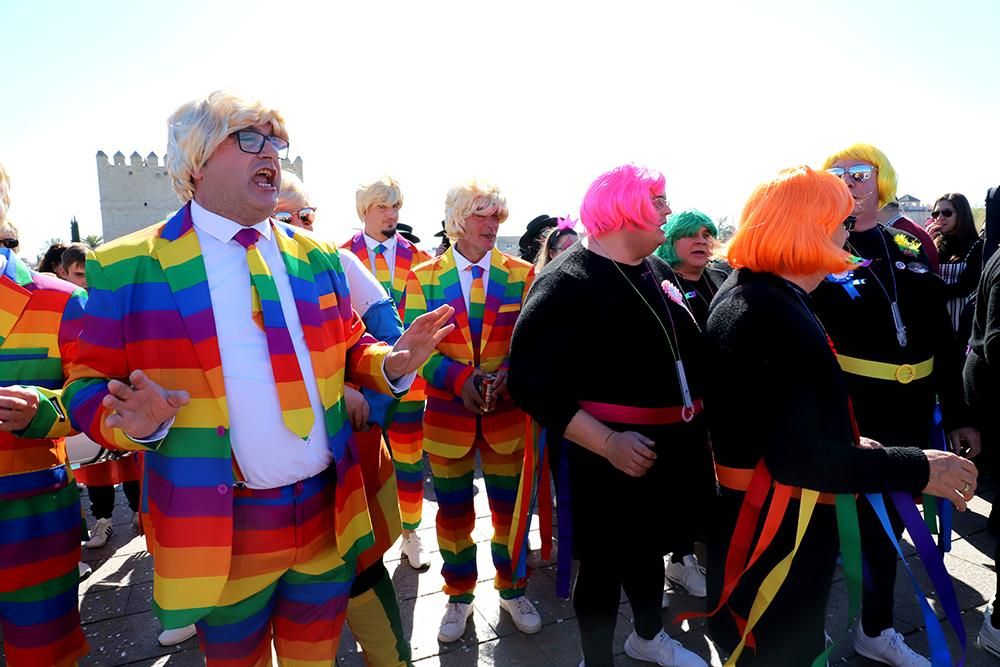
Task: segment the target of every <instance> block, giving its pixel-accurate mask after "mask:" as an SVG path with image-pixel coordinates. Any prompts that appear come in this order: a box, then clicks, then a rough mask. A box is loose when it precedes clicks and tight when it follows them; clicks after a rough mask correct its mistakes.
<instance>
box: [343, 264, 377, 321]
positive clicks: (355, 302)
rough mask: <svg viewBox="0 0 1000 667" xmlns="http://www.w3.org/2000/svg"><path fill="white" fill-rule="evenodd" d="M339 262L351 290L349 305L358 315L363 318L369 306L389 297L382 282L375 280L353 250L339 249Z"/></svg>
mask: <svg viewBox="0 0 1000 667" xmlns="http://www.w3.org/2000/svg"><path fill="white" fill-rule="evenodd" d="M340 263H341V264H343V266H344V274H345V275H346V276H347V288H348V289H349V290H351V307H352V308H354V310H355V311H356V312H357V313H358V316H359V317H362V318H363V317H364V316H365V313H367V312H368V309H369V308H371V307H372V306H374V305H375V304H376V303H378V302H379V301H383V300H385V299H388V298H389V295H388V294H386V293H385V288H384V287H382V284H381V283H380V282H379V281H377V280H375V276H373V275H372V274H371V272H370V271H369V270H368V268H367V267H366V266H365V265H364V264H362V263H361V260H360V259H358V258H357V256H356V255H355V254H354V253H353V252H350V251H341V252H340Z"/></svg>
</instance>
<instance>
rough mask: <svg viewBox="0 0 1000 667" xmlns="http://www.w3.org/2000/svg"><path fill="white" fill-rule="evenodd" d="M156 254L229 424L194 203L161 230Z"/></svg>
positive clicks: (210, 297)
mask: <svg viewBox="0 0 1000 667" xmlns="http://www.w3.org/2000/svg"><path fill="white" fill-rule="evenodd" d="M154 253H155V255H156V259H157V261H158V262H159V263H160V267H161V268H162V269H163V274H164V275H165V276H166V278H167V284H168V285H169V286H170V291H171V293H172V294H173V297H174V302H175V305H176V307H177V311H178V312H179V313H180V315H181V320H182V321H183V322H184V327H185V328H186V329H187V334H188V338H189V339H190V341H191V344H192V345H193V346H194V349H195V352H196V353H197V355H198V361H199V363H200V364H201V368H202V370H203V371H204V372H205V376H206V378H207V379H208V385H209V387H210V388H211V390H212V394H213V395H214V396H215V399H216V400H217V401H218V403H219V407H220V409H221V410H222V413H223V415H225V418H226V421H227V423H228V421H229V410H228V407H227V405H226V386H225V382H224V380H223V376H222V357H221V356H220V354H219V339H218V335H217V332H216V330H215V317H214V314H213V311H212V296H211V293H210V291H209V289H208V276H207V274H206V273H205V261H204V259H203V258H202V255H201V244H200V243H198V235H197V234H196V233H195V231H194V225H193V224H192V222H191V204H190V203H188V204H186V205H185V206H184V207H182V208H181V209H180V210H179V211H177V213H175V214H174V217H172V218H171V219H170V220H168V221H167V223H166V224H165V225H164V226H163V229H162V230H160V243H158V244H157V246H156V248H155V249H154ZM164 305H166V304H164Z"/></svg>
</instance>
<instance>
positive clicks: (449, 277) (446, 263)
mask: <svg viewBox="0 0 1000 667" xmlns="http://www.w3.org/2000/svg"><path fill="white" fill-rule="evenodd" d="M454 253H455V247H454V246H452V247H450V248H448V250H447V251H446V252H445V253H444V254H443V255H441V259H440V260H439V261H438V266H437V275H436V276H435V278H436V279H437V280H436V282H437V283H438V285H439V287H440V289H441V291H442V293H443V295H444V302H445V303H448V304H451V307H452V308H454V309H455V329H456V331H458V332H460V333H461V335H462V337H463V338H464V339H465V345H466V347H467V348H468V353H469V359H473V358H475V355H474V354H473V350H472V331H471V330H470V328H469V310H468V309H467V308H466V307H465V296H463V294H462V283H461V281H460V280H459V276H458V267H457V266H456V265H455V254H454ZM435 301H437V300H436V299H435ZM440 305H442V304H441V303H435V306H434V307H435V308H436V307H437V306H440ZM428 306H430V304H428Z"/></svg>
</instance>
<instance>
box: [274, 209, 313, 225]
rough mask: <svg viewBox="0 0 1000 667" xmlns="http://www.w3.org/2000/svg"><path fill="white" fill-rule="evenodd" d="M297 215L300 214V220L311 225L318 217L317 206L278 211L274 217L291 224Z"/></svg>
mask: <svg viewBox="0 0 1000 667" xmlns="http://www.w3.org/2000/svg"><path fill="white" fill-rule="evenodd" d="M296 216H298V218H299V220H300V221H302V222H304V223H307V224H310V225H311V224H312V223H313V221H314V220H315V219H316V208H315V207H313V206H306V207H304V208H300V209H299V210H298V211H277V212H275V214H274V219H275V220H277V221H278V222H283V223H285V224H288V225H290V224H292V220H294V219H295V217H296Z"/></svg>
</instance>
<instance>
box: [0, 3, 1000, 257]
mask: <svg viewBox="0 0 1000 667" xmlns="http://www.w3.org/2000/svg"><path fill="white" fill-rule="evenodd" d="M998 19H1000V4H998V3H996V2H995V1H991V0H975V1H968V2H961V1H960V2H953V3H943V2H928V1H923V0H918V1H911V2H903V1H896V0H891V1H884V2H875V1H873V0H866V1H865V2H846V1H845V2H831V1H830V0H823V1H812V0H809V1H804V0H800V1H786V2H779V1H777V0H765V1H759V0H758V1H755V2H739V3H737V2H732V3H729V2H712V1H707V0H702V1H701V2H668V1H664V0H659V1H655V2H653V1H650V2H630V1H628V0H619V1H617V2H603V3H591V2H581V1H579V0H577V1H571V2H562V1H550V0H533V1H531V2H518V1H517V0H508V1H506V2H478V1H475V0H465V1H462V2H450V1H440V2H438V1H431V2H412V1H411V2H396V1H395V0H390V1H381V2H353V3H347V2H324V3H304V2H291V1H288V2H284V3H273V2H272V3H263V2H252V1H244V2H239V3H222V2H212V1H210V0H199V1H191V0H172V1H171V2H169V3H146V2H102V1H100V0H94V1H93V2H88V3H76V2H68V1H67V2H46V1H44V0H36V1H34V2H15V1H14V0H0V31H2V34H3V38H2V40H0V53H2V61H0V62H2V63H3V65H4V66H3V68H2V70H0V71H2V74H0V77H2V82H3V89H2V100H3V101H2V103H0V118H2V120H3V124H2V127H3V131H2V132H0V162H3V163H4V164H5V165H6V167H7V170H8V172H9V173H10V175H11V178H12V181H13V191H12V196H13V207H12V211H11V217H12V219H13V220H14V221H15V223H17V224H18V225H19V226H20V228H21V229H22V243H23V250H22V254H23V255H25V256H27V257H30V258H31V259H33V258H34V256H35V254H36V252H37V251H38V250H39V249H40V247H41V245H42V242H43V241H44V240H45V239H48V238H50V237H53V236H60V237H62V238H64V239H65V238H68V236H69V229H68V221H69V219H70V218H71V217H72V216H74V215H75V216H76V217H77V218H78V219H79V220H80V222H81V227H82V232H83V234H85V235H86V234H88V233H100V232H101V226H100V206H99V196H98V189H97V169H96V166H95V159H94V155H95V153H96V152H97V151H98V150H103V151H104V152H106V153H107V154H108V155H111V154H113V153H114V152H115V151H119V150H120V151H121V152H122V153H124V154H125V155H129V154H131V153H132V151H138V152H139V153H140V154H142V155H146V154H147V153H149V152H150V151H155V152H156V153H157V154H158V155H161V156H162V154H163V153H164V149H165V144H166V139H165V137H166V127H165V126H166V123H165V120H166V118H167V116H168V115H169V114H170V113H171V112H172V111H173V110H174V109H175V108H176V107H177V106H179V105H180V104H181V103H183V102H184V101H186V100H188V99H191V98H193V97H195V96H201V95H204V94H206V93H208V92H210V91H211V90H214V89H217V88H231V89H235V90H238V91H241V92H244V93H248V94H251V95H254V96H258V97H262V98H264V99H265V100H266V101H268V102H269V103H271V104H273V105H274V106H276V107H277V108H279V109H280V110H282V112H283V113H284V114H285V116H286V119H287V121H288V126H289V131H290V133H291V147H292V155H293V156H295V155H301V156H302V158H303V160H304V162H305V181H306V185H307V186H308V188H309V190H310V191H311V193H312V197H313V199H314V201H315V203H316V204H317V205H318V206H319V209H320V220H319V222H318V225H317V230H318V232H319V233H320V234H322V235H323V236H326V237H328V238H329V239H330V240H335V241H340V240H342V239H344V238H346V236H347V235H348V234H349V233H350V230H351V229H352V228H354V227H356V226H357V225H358V220H357V216H356V214H355V212H354V190H355V188H356V186H357V185H358V184H359V183H360V182H362V181H365V180H371V179H373V178H375V177H377V176H379V175H381V174H382V173H388V174H392V175H393V176H395V177H396V178H397V179H398V180H399V181H400V182H401V183H402V185H403V188H404V196H405V205H404V207H403V209H402V217H401V219H402V221H404V222H409V223H410V224H412V225H413V226H414V227H415V228H416V230H417V232H418V234H420V235H421V236H422V237H423V238H424V239H425V241H426V240H428V239H429V235H430V234H431V233H433V231H435V230H436V228H437V224H438V221H440V220H441V218H442V217H443V209H444V196H445V193H446V191H447V189H448V188H449V187H450V186H451V185H454V184H455V183H457V182H460V181H462V180H464V179H466V178H468V177H471V176H480V177H484V178H488V179H490V180H492V181H494V182H496V183H497V184H498V185H499V186H500V187H501V189H502V190H503V191H504V192H505V193H506V195H507V199H508V204H509V206H510V211H511V215H510V219H509V220H508V221H507V222H506V223H505V225H504V226H503V227H501V234H502V235H516V234H520V233H521V232H522V231H523V228H524V225H525V224H526V223H527V221H528V220H530V219H531V218H533V217H534V216H535V215H537V214H539V213H542V212H547V213H551V214H565V213H572V214H573V215H576V211H577V209H578V206H579V203H580V199H581V198H582V196H583V193H584V191H585V189H586V187H587V185H588V184H589V183H590V182H591V181H592V180H593V178H594V177H596V176H597V175H598V174H599V173H600V172H602V171H604V170H606V169H608V168H610V167H613V166H615V165H617V164H620V163H623V162H638V163H643V164H647V165H649V166H652V167H656V168H658V169H660V170H661V171H663V172H664V173H665V175H666V178H667V195H668V197H669V198H670V201H671V204H672V205H673V207H674V209H675V210H679V209H681V208H686V207H697V208H700V209H702V210H704V211H706V212H708V213H709V214H710V215H712V216H713V217H719V216H723V215H728V216H730V219H734V218H736V217H737V216H738V213H739V209H740V207H741V206H742V202H743V201H744V199H745V198H746V197H747V195H748V194H749V193H750V191H751V190H752V188H753V186H754V185H755V184H757V183H758V182H760V181H762V180H765V179H767V178H769V177H771V176H772V175H773V174H774V173H775V172H776V171H777V170H778V169H780V168H782V167H787V166H792V165H796V164H802V163H807V164H813V165H817V164H818V163H821V162H822V159H823V157H824V156H825V155H826V154H828V153H830V152H832V151H834V150H836V149H839V148H842V147H844V146H847V145H849V144H851V143H854V142H857V141H867V142H870V143H873V144H875V145H877V146H879V147H881V148H882V149H883V150H884V151H885V152H886V153H887V154H888V156H889V158H890V159H891V160H892V162H893V163H894V165H895V166H896V168H897V170H898V172H899V174H900V194H903V193H910V194H914V195H916V196H918V197H920V198H921V199H924V200H933V198H935V197H936V196H937V195H939V194H941V193H944V192H947V191H958V192H963V193H965V194H966V195H967V196H968V197H969V199H970V201H971V202H972V203H973V205H981V203H982V200H983V197H984V195H985V192H986V189H987V188H988V187H990V186H992V185H996V184H1000V165H998V158H997V156H998V155H1000V150H998V148H1000V132H998V131H997V123H996V121H997V115H998V111H1000V84H998V83H997V81H998V79H997V74H998V72H1000V67H998V65H1000V40H998V39H997V32H996V30H997V26H998V25H1000V21H998Z"/></svg>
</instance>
